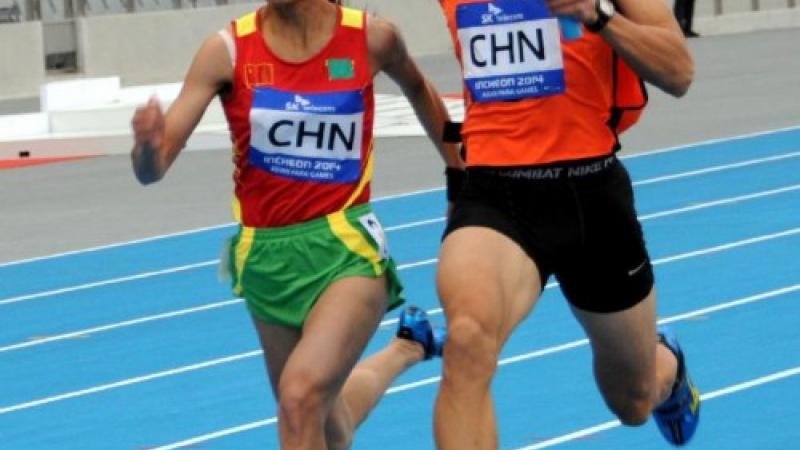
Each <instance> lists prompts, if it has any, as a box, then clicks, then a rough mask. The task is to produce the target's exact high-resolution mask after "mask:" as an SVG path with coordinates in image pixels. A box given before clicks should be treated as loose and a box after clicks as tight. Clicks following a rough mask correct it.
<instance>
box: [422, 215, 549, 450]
mask: <svg viewBox="0 0 800 450" xmlns="http://www.w3.org/2000/svg"><path fill="white" fill-rule="evenodd" d="M437 285H438V287H439V296H440V298H441V300H442V305H443V306H444V310H445V315H446V316H447V323H448V340H447V345H446V346H445V347H444V355H443V357H444V369H443V374H442V383H441V386H440V389H439V395H438V397H437V399H436V409H435V414H436V416H435V420H434V427H435V437H436V444H437V447H438V448H439V449H441V450H473V449H474V450H490V449H494V448H497V445H498V443H497V442H498V441H497V424H496V422H495V415H494V406H493V401H492V397H491V393H490V389H489V388H490V384H491V381H492V378H493V377H494V374H495V371H496V369H497V358H498V355H499V353H500V350H501V349H502V346H503V344H505V342H506V340H507V339H508V336H509V335H510V334H511V331H512V330H513V329H514V328H515V327H516V326H517V325H518V324H519V323H520V322H521V321H522V319H524V318H525V317H526V316H527V315H528V313H529V312H530V311H531V309H532V308H533V306H534V304H535V302H536V299H538V297H539V294H540V287H541V282H540V278H539V274H538V271H537V270H536V266H535V265H534V263H533V261H531V259H530V258H529V257H528V256H527V255H526V254H525V253H524V252H523V251H522V250H521V249H520V248H519V246H517V245H516V244H515V243H514V242H513V241H511V240H510V239H508V238H507V237H505V236H503V235H501V234H499V233H497V232H495V231H492V230H490V229H488V228H479V227H466V228H461V229H459V230H457V231H455V232H453V233H451V234H450V235H449V236H448V237H447V238H446V239H445V242H444V243H443V245H442V250H441V254H440V259H439V270H438V274H437Z"/></svg>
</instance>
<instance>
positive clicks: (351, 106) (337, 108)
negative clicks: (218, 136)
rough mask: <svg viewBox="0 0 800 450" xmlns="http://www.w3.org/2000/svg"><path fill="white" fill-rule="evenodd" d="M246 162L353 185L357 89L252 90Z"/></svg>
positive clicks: (360, 103)
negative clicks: (306, 92)
mask: <svg viewBox="0 0 800 450" xmlns="http://www.w3.org/2000/svg"><path fill="white" fill-rule="evenodd" d="M250 126H251V130H252V134H251V138H250V152H249V160H250V162H251V163H252V164H253V165H255V166H256V167H259V168H260V169H262V170H265V171H267V172H269V173H271V174H273V175H277V176H282V177H286V178H291V179H295V180H301V181H314V182H320V183H353V182H356V181H357V180H358V179H359V176H360V173H361V150H362V140H363V132H364V99H363V97H362V95H361V91H359V90H353V91H340V92H329V93H315V94H304V93H293V92H285V91H280V90H277V89H272V88H259V89H256V91H255V92H254V95H253V106H252V108H251V110H250Z"/></svg>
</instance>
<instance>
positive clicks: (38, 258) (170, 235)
mask: <svg viewBox="0 0 800 450" xmlns="http://www.w3.org/2000/svg"><path fill="white" fill-rule="evenodd" d="M441 190H443V188H441V187H435V188H428V189H418V190H413V191H409V192H403V193H399V194H391V195H385V196H381V197H378V198H374V199H372V200H371V202H372V203H380V202H384V201H386V200H395V199H399V198H404V197H413V196H416V195H423V194H428V193H431V192H437V191H441ZM236 225H237V223H236V222H228V223H222V224H219V225H211V226H208V227H200V228H192V229H190V230H185V231H177V232H174V233H166V234H159V235H156V236H150V237H146V238H142V239H133V240H130V241H124V242H117V243H114V244H107V245H98V246H95V247H88V248H83V249H79V250H72V251H68V252H61V253H53V254H51V255H44V256H36V257H33V258H25V259H18V260H15V261H8V262H3V263H0V268H3V267H9V266H16V265H20V264H27V263H31V262H36V261H43V260H48V259H54V258H61V257H63V256H73V255H79V254H81V253H91V252H96V251H100V250H110V249H114V248H119V247H127V246H129V245H136V244H144V243H147V242H153V241H159V240H162V239H169V238H174V237H180V236H186V235H190V234H197V233H203V232H206V231H214V230H219V229H223V228H228V227H235V226H236Z"/></svg>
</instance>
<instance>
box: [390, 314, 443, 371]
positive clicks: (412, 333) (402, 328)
mask: <svg viewBox="0 0 800 450" xmlns="http://www.w3.org/2000/svg"><path fill="white" fill-rule="evenodd" d="M397 337H399V338H402V339H408V340H410V341H414V342H419V344H420V345H422V348H423V349H424V350H425V359H431V358H433V357H434V356H442V347H444V343H445V341H446V340H447V331H446V330H445V329H443V328H439V327H436V328H434V327H432V326H431V323H430V321H428V313H426V312H425V310H424V309H420V308H417V307H416V306H409V307H408V308H406V309H405V310H404V311H403V312H402V313H400V322H399V323H398V326H397Z"/></svg>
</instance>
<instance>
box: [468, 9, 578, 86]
mask: <svg viewBox="0 0 800 450" xmlns="http://www.w3.org/2000/svg"><path fill="white" fill-rule="evenodd" d="M456 24H457V26H458V39H459V43H460V44H461V59H462V65H463V69H464V74H463V75H464V82H465V83H466V85H467V87H468V88H469V90H470V92H471V93H472V97H473V99H474V100H475V101H478V102H490V101H500V100H520V99H524V98H530V97H541V96H544V95H552V94H559V93H562V92H564V61H563V56H562V53H561V35H560V30H559V27H558V21H557V20H556V19H555V18H554V17H552V16H551V15H550V12H549V11H548V10H547V7H546V6H545V4H544V3H543V1H542V0H498V1H494V2H487V3H462V4H460V5H458V7H457V9H456Z"/></svg>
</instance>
